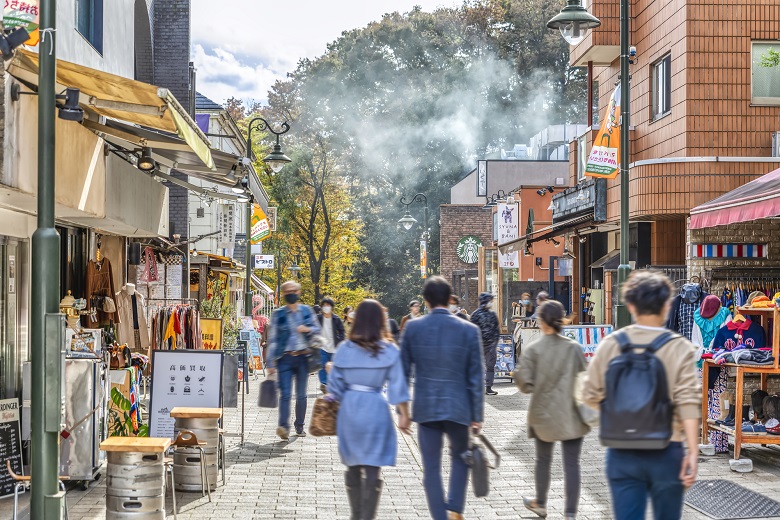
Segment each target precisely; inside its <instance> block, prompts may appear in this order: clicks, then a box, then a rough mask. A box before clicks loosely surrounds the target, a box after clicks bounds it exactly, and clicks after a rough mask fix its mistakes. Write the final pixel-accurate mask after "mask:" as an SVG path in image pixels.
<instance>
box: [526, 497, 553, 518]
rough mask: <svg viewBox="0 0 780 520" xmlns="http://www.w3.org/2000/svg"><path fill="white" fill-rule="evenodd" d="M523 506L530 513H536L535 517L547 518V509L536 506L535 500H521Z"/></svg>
mask: <svg viewBox="0 0 780 520" xmlns="http://www.w3.org/2000/svg"><path fill="white" fill-rule="evenodd" d="M523 505H524V506H525V508H526V509H528V510H529V511H531V512H532V513H536V516H538V517H541V518H547V508H546V507H544V506H540V505H539V504H537V503H536V499H535V498H523Z"/></svg>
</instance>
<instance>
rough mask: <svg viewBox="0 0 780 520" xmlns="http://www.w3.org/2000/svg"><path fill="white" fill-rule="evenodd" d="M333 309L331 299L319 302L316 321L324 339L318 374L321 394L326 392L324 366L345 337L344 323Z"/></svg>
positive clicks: (326, 298) (326, 374)
mask: <svg viewBox="0 0 780 520" xmlns="http://www.w3.org/2000/svg"><path fill="white" fill-rule="evenodd" d="M335 307H336V305H335V304H334V303H333V299H332V298H328V297H325V298H323V299H322V302H320V309H321V310H322V312H321V313H320V314H318V315H317V320H318V321H319V322H320V328H321V329H322V335H323V337H324V338H325V346H324V347H323V348H322V349H320V355H321V356H322V369H320V374H319V375H320V390H322V393H323V394H324V393H327V391H328V373H327V371H326V370H325V366H326V365H327V364H328V363H330V360H331V359H333V354H334V353H335V352H336V348H337V347H338V346H339V343H341V342H342V341H344V338H345V337H346V331H345V330H344V322H342V321H341V318H339V317H338V316H337V315H336V314H335V313H334V312H333V309H334V308H335Z"/></svg>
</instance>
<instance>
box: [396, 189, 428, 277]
mask: <svg viewBox="0 0 780 520" xmlns="http://www.w3.org/2000/svg"><path fill="white" fill-rule="evenodd" d="M400 202H401V204H403V205H404V207H405V213H404V216H403V217H401V219H400V220H399V221H398V223H399V224H401V225H402V226H403V227H404V229H406V230H407V231H409V230H410V229H412V226H414V225H415V224H416V223H417V219H415V218H414V217H413V216H412V214H411V213H409V206H411V205H412V204H414V203H415V202H422V203H423V204H424V205H425V221H424V223H425V227H424V228H423V232H422V236H421V237H420V260H425V275H424V278H427V277H428V239H429V238H430V231H429V229H428V198H427V197H426V196H425V194H424V193H418V194H416V195H415V196H414V197H412V200H410V201H407V200H406V196H403V197H401V200H400Z"/></svg>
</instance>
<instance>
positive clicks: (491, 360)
mask: <svg viewBox="0 0 780 520" xmlns="http://www.w3.org/2000/svg"><path fill="white" fill-rule="evenodd" d="M497 346H498V345H490V346H489V347H482V350H483V352H484V353H485V386H493V379H494V378H495V375H496V357H497V356H496V347H497Z"/></svg>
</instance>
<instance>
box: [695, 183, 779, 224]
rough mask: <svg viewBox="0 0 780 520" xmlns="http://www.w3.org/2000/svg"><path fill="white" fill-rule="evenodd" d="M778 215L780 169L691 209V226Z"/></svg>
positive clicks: (735, 221) (733, 222)
mask: <svg viewBox="0 0 780 520" xmlns="http://www.w3.org/2000/svg"><path fill="white" fill-rule="evenodd" d="M778 215H780V169H778V170H775V171H773V172H770V173H767V174H765V175H762V176H761V177H759V178H758V179H756V180H754V181H750V182H748V183H747V184H744V185H742V186H740V187H739V188H737V189H735V190H731V191H730V192H728V193H726V194H724V195H721V196H720V197H718V198H717V199H714V200H711V201H710V202H707V203H706V204H702V205H701V206H697V207H695V208H693V209H692V210H691V224H690V228H691V229H701V228H709V227H713V226H725V225H727V224H735V223H737V222H748V221H751V220H757V219H762V218H770V217H776V216H778Z"/></svg>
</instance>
